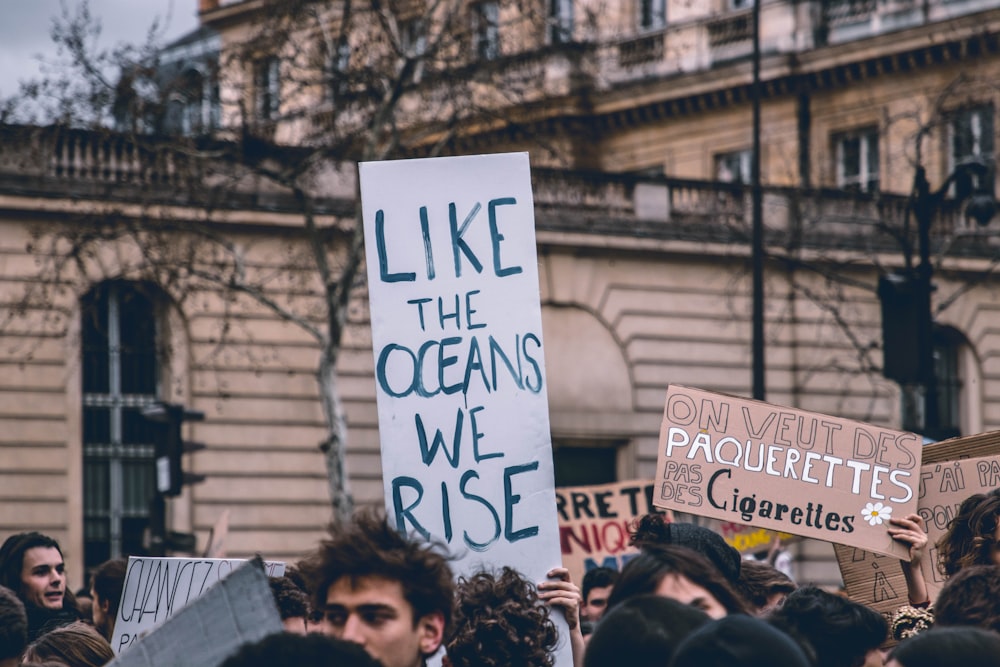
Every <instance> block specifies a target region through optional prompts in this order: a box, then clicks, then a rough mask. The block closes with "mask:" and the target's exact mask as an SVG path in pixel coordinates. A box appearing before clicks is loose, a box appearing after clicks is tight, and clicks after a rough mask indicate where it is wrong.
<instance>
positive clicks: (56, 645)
mask: <svg viewBox="0 0 1000 667" xmlns="http://www.w3.org/2000/svg"><path fill="white" fill-rule="evenodd" d="M114 657H115V654H114V651H112V650H111V644H109V643H108V641H107V640H106V639H105V638H104V637H102V636H101V634H100V633H99V632H97V630H95V629H94V628H92V627H91V626H89V625H86V624H84V623H79V622H77V623H72V624H70V625H64V626H62V627H61V628H56V629H55V630H52V631H51V632H46V633H45V634H43V635H42V636H41V637H39V638H38V639H36V640H35V641H33V642H32V643H31V644H30V645H29V646H28V648H27V649H26V650H25V652H24V659H25V660H27V661H34V662H49V661H55V662H62V663H65V664H66V665H67V667H101V665H104V664H105V663H107V662H108V661H109V660H112V659H114Z"/></svg>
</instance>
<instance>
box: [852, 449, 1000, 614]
mask: <svg viewBox="0 0 1000 667" xmlns="http://www.w3.org/2000/svg"><path fill="white" fill-rule="evenodd" d="M998 436H1000V432H997V431H994V432H991V433H980V434H977V435H974V436H967V437H963V438H953V439H951V440H946V441H943V442H939V443H934V444H931V445H927V446H926V447H925V448H924V455H925V457H926V458H929V459H930V462H925V463H924V465H922V466H921V467H920V472H921V474H920V477H921V480H920V492H919V494H918V503H917V512H918V513H919V514H920V516H921V517H923V519H924V524H925V527H926V530H927V556H926V560H925V562H924V564H923V572H924V579H925V582H926V584H927V591H928V593H929V595H930V597H931V599H932V600H933V599H935V598H936V597H937V594H938V593H939V592H940V590H941V587H942V586H943V585H944V582H945V579H944V576H943V575H942V574H941V573H940V572H939V571H938V569H937V549H936V548H935V546H934V545H935V543H936V542H937V541H938V540H939V539H941V537H942V536H943V535H944V533H945V531H946V530H947V527H948V526H947V523H948V521H949V520H950V519H951V518H952V517H954V515H955V513H956V512H957V511H958V506H959V505H961V504H962V501H964V500H965V499H966V498H968V497H969V496H971V495H973V494H976V493H984V492H987V491H990V490H992V489H994V488H996V487H997V486H1000V437H998ZM990 451H993V452H995V453H994V454H993V455H992V456H979V457H976V458H963V457H964V456H967V455H968V454H970V453H983V452H990ZM945 456H950V457H953V458H952V459H945V458H942V457H945ZM925 460H926V459H925ZM836 552H837V562H838V564H839V565H840V572H841V575H842V576H843V578H844V587H845V588H846V589H847V594H848V595H850V596H851V598H852V599H854V600H857V601H858V602H862V603H864V604H867V605H869V606H871V607H872V608H874V609H876V610H878V611H880V612H883V613H886V614H889V613H891V612H893V611H895V610H896V609H898V608H899V607H900V606H902V605H905V604H907V603H908V599H907V591H906V582H905V580H904V578H903V571H902V569H901V568H900V566H899V563H898V562H896V561H895V560H892V559H879V558H877V557H876V556H875V555H874V554H871V553H868V552H864V551H861V550H857V549H850V548H847V547H839V546H838V547H836Z"/></svg>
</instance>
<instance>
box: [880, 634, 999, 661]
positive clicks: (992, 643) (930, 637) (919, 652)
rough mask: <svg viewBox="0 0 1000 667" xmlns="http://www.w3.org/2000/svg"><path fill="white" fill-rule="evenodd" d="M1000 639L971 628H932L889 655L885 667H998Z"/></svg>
mask: <svg viewBox="0 0 1000 667" xmlns="http://www.w3.org/2000/svg"><path fill="white" fill-rule="evenodd" d="M997 664H1000V635H998V634H997V633H995V632H991V631H990V630H984V629H982V628H975V627H969V626H955V627H947V628H931V629H930V630H927V631H926V632H921V633H920V634H918V635H914V636H913V637H910V638H909V639H905V640H903V641H902V642H901V643H900V644H898V645H897V646H896V648H894V649H893V650H892V652H891V653H889V656H888V658H887V659H886V663H885V666H886V667H941V666H942V665H961V667H996V665H997Z"/></svg>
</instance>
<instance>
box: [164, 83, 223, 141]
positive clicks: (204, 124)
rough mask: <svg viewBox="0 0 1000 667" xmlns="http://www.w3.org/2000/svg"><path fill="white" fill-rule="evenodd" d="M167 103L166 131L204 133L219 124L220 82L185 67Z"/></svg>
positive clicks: (169, 132)
mask: <svg viewBox="0 0 1000 667" xmlns="http://www.w3.org/2000/svg"><path fill="white" fill-rule="evenodd" d="M175 88H176V90H175V91H174V93H173V95H172V96H171V98H170V100H169V102H168V103H167V111H166V117H165V119H164V130H165V131H166V133H167V134H171V135H182V136H186V137H190V136H195V135H199V134H205V133H208V132H211V131H212V130H215V129H218V127H219V112H220V104H219V83H218V80H217V79H216V78H215V77H214V76H204V75H202V73H201V72H199V71H198V70H197V69H189V70H186V71H185V72H184V73H183V74H182V75H181V76H180V77H179V78H178V81H177V82H176V84H175Z"/></svg>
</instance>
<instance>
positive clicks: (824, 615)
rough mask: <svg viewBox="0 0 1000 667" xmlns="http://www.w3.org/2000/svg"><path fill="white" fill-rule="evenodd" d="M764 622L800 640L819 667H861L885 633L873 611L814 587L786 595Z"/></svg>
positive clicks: (884, 636) (880, 621)
mask: <svg viewBox="0 0 1000 667" xmlns="http://www.w3.org/2000/svg"><path fill="white" fill-rule="evenodd" d="M767 620H768V622H769V623H771V624H772V625H774V626H775V627H777V628H778V629H779V630H782V631H784V632H786V633H788V634H789V635H790V636H791V637H793V638H794V639H796V640H797V641H799V642H800V644H802V645H803V647H804V648H805V649H806V653H812V654H813V655H811V656H810V657H812V658H814V659H815V660H816V664H817V666H818V667H852V666H853V665H854V664H855V663H857V664H859V665H860V664H862V662H864V660H863V658H864V656H865V655H867V654H868V653H869V652H870V651H872V650H874V649H877V648H878V647H879V646H881V645H882V643H883V642H884V641H885V639H886V635H887V632H888V623H887V622H886V620H885V618H883V617H882V615H881V614H880V613H878V612H877V611H875V610H874V609H871V608H870V607H866V606H865V605H863V604H860V603H858V602H854V601H853V600H849V599H848V598H846V597H843V596H841V595H836V594H834V593H829V592H827V591H824V590H823V589H821V588H817V587H815V586H805V587H803V588H799V589H797V590H795V591H794V592H792V593H791V594H789V595H788V597H787V598H785V602H784V604H782V605H781V606H780V607H778V608H777V609H775V610H774V611H772V612H771V613H770V615H768V617H767ZM859 658H860V659H861V662H857V661H858V660H859Z"/></svg>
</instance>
